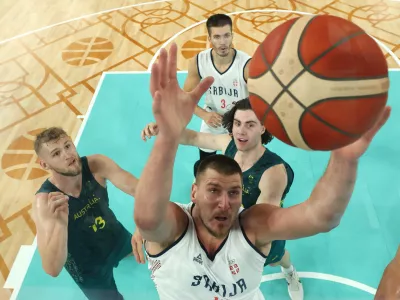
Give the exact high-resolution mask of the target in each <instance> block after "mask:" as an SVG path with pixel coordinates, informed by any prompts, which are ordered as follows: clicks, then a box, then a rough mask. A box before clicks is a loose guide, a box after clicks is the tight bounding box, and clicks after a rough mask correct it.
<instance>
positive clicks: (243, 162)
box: [235, 144, 266, 172]
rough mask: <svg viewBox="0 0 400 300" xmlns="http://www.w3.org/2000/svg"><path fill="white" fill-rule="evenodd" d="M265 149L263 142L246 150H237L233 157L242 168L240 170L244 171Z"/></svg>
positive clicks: (252, 164)
mask: <svg viewBox="0 0 400 300" xmlns="http://www.w3.org/2000/svg"><path fill="white" fill-rule="evenodd" d="M265 150H266V149H265V147H264V145H263V144H259V145H258V146H257V147H254V148H252V149H249V150H247V151H240V150H238V152H237V154H236V157H235V159H236V161H237V163H238V164H239V165H240V167H241V168H242V171H243V172H244V171H246V170H247V169H249V168H251V167H252V166H254V164H255V163H256V162H257V161H258V160H259V159H260V157H261V156H263V154H264V152H265Z"/></svg>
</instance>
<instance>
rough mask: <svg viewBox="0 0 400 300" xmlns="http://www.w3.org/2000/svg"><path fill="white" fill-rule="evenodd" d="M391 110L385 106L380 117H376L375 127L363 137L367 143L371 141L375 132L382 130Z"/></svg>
mask: <svg viewBox="0 0 400 300" xmlns="http://www.w3.org/2000/svg"><path fill="white" fill-rule="evenodd" d="M391 111H392V108H391V107H390V106H386V107H385V108H384V109H383V111H382V113H381V114H380V116H379V117H378V119H377V121H376V123H375V125H374V126H373V127H372V128H371V129H370V130H369V131H368V132H367V133H366V134H365V135H364V138H365V139H367V140H368V141H371V140H372V139H373V138H374V136H375V135H376V134H377V132H378V131H379V130H380V129H381V128H382V126H383V125H385V123H386V122H387V120H388V119H389V117H390V114H391Z"/></svg>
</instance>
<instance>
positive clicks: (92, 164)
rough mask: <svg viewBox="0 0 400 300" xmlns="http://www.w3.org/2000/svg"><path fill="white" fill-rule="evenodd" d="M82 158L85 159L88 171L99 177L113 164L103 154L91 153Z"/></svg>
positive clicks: (113, 163)
mask: <svg viewBox="0 0 400 300" xmlns="http://www.w3.org/2000/svg"><path fill="white" fill-rule="evenodd" d="M82 158H83V160H84V159H85V158H86V159H87V164H88V167H89V170H90V172H91V173H92V174H93V175H100V176H101V177H105V174H106V173H107V172H108V171H109V170H110V168H112V167H114V166H115V162H114V161H113V160H112V159H111V158H109V157H107V156H105V155H103V154H92V155H89V156H86V157H82Z"/></svg>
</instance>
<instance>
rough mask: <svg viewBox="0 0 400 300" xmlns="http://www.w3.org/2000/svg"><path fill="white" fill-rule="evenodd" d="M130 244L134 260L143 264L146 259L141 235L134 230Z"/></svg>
mask: <svg viewBox="0 0 400 300" xmlns="http://www.w3.org/2000/svg"><path fill="white" fill-rule="evenodd" d="M131 244H132V252H133V256H135V259H136V262H138V263H141V264H144V263H145V262H146V261H145V256H144V250H143V240H142V237H141V235H140V234H138V233H136V232H135V233H134V234H133V236H132V240H131Z"/></svg>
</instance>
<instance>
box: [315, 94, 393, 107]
mask: <svg viewBox="0 0 400 300" xmlns="http://www.w3.org/2000/svg"><path fill="white" fill-rule="evenodd" d="M384 95H387V92H384V93H379V94H370V95H360V96H344V97H330V98H324V99H320V100H318V101H317V102H314V103H313V104H311V105H310V106H309V107H308V108H312V107H314V106H316V105H318V104H321V103H323V102H326V101H334V100H360V99H362V98H374V97H380V96H384Z"/></svg>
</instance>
